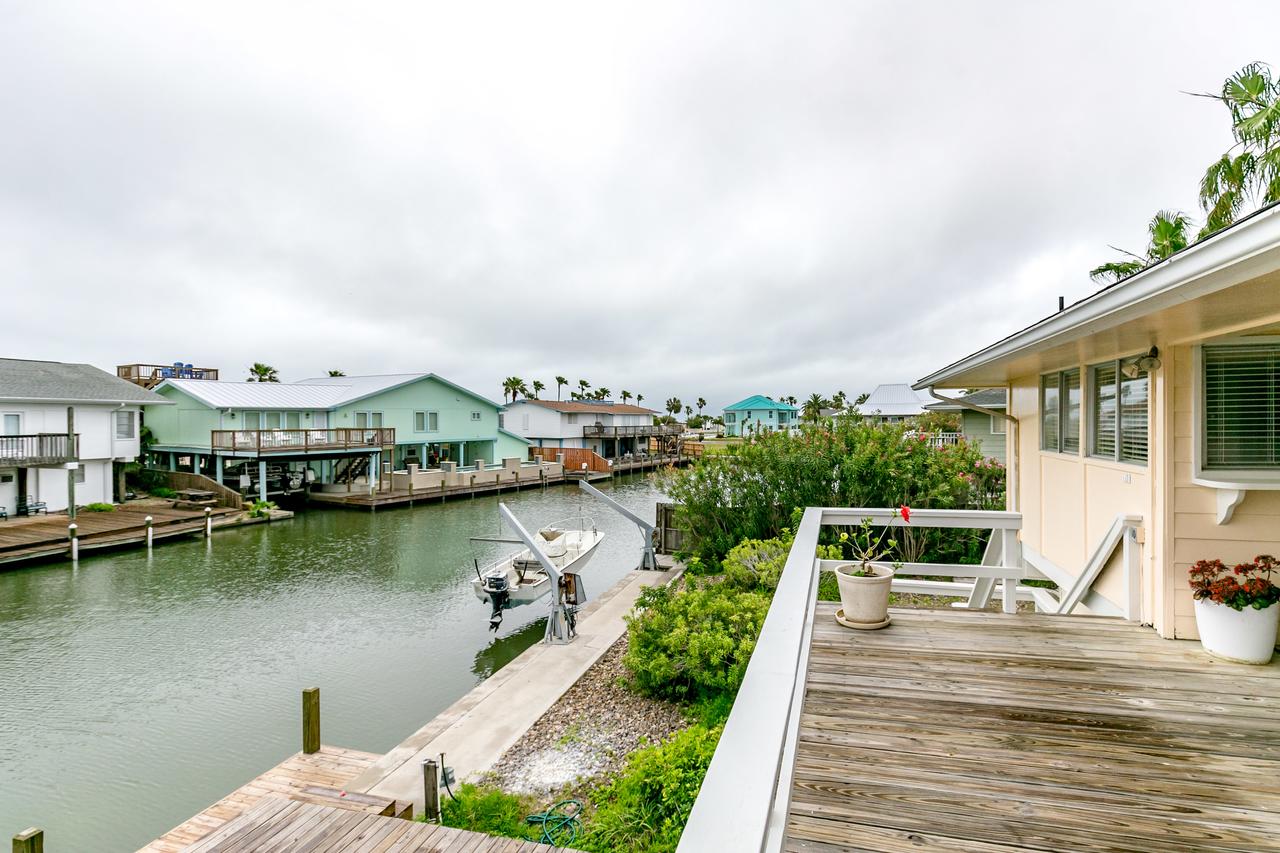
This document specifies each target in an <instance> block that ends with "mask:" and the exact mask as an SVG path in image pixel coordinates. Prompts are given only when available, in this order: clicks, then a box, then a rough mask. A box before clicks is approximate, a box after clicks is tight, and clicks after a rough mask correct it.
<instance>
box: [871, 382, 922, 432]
mask: <svg viewBox="0 0 1280 853" xmlns="http://www.w3.org/2000/svg"><path fill="white" fill-rule="evenodd" d="M925 402H926V401H925V400H924V399H923V398H922V397H921V396H920V395H919V394H917V393H916V392H915V391H913V390H912V389H911V386H910V385H877V386H876V390H874V391H872V392H871V393H870V394H869V395H868V396H867V399H866V400H864V401H863V403H862V405H860V406H858V411H860V412H861V413H862V416H863V417H864V418H866V419H868V420H873V421H879V422H881V423H898V422H900V421H905V420H908V419H910V418H914V417H918V416H920V415H923V414H924V404H925Z"/></svg>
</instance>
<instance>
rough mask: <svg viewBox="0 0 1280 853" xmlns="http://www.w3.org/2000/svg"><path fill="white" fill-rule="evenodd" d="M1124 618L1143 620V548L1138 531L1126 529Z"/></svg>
mask: <svg viewBox="0 0 1280 853" xmlns="http://www.w3.org/2000/svg"><path fill="white" fill-rule="evenodd" d="M1123 547H1124V584H1125V603H1124V618H1126V619H1128V620H1129V621H1130V622H1139V621H1141V620H1142V561H1141V559H1140V555H1141V553H1142V548H1140V547H1139V544H1138V530H1137V528H1135V527H1126V528H1125V531H1124V546H1123Z"/></svg>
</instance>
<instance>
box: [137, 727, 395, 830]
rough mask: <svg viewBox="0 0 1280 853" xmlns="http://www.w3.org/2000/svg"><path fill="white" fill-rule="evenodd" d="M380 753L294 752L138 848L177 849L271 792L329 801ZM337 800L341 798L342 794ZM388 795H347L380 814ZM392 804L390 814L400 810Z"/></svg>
mask: <svg viewBox="0 0 1280 853" xmlns="http://www.w3.org/2000/svg"><path fill="white" fill-rule="evenodd" d="M379 758H381V756H380V755H376V754H374V753H369V752H360V751H358V750H354V749H343V748H342V747H337V746H322V747H320V751H319V752H313V753H311V754H310V755H307V754H305V753H301V752H299V753H297V754H296V755H292V756H290V757H289V758H287V759H285V760H284V761H282V762H281V763H279V764H277V765H276V766H275V767H272V768H271V769H270V770H268V771H267V772H266V773H263V774H262V775H261V776H259V777H257V778H256V779H254V780H253V781H251V782H249V783H248V784H246V785H244V786H242V787H240V788H237V789H236V790H234V791H232V792H231V793H230V794H228V795H227V796H225V797H223V798H222V799H221V800H219V801H218V802H216V803H214V804H213V805H211V806H209V808H207V809H205V810H204V811H202V812H200V813H199V814H197V815H196V816H194V817H192V818H191V819H190V820H187V821H185V822H183V823H182V824H180V825H178V826H176V827H174V828H173V829H171V830H169V831H168V832H166V833H165V834H164V835H162V836H160V837H159V838H157V839H156V840H155V841H152V842H151V843H150V844H148V845H147V846H146V847H143V848H142V850H140V851H138V853H179V851H182V850H186V849H187V847H188V846H189V845H191V844H194V843H195V842H197V841H199V840H200V839H202V838H204V837H206V836H207V835H209V833H211V832H213V831H215V830H217V829H220V828H221V827H222V826H224V825H225V824H227V823H229V822H230V821H232V820H235V819H236V818H238V817H240V815H242V814H244V813H245V812H248V811H249V810H250V809H252V808H253V807H254V806H256V805H258V804H259V803H260V802H261V801H262V800H264V799H266V798H270V797H281V798H284V799H296V800H298V801H304V802H315V803H325V802H328V803H332V802H333V800H334V797H332V796H327V795H326V793H325V792H326V791H334V790H336V791H338V792H339V793H341V791H342V789H343V788H345V786H346V784H347V782H349V781H351V780H352V779H354V778H355V777H356V776H358V775H360V774H361V773H363V772H364V771H365V770H367V769H368V768H369V767H370V766H372V765H373V762H374V761H376V760H377V759H379ZM342 799H346V798H345V797H344V798H342ZM389 802H391V801H389V800H387V801H385V802H380V803H372V802H369V801H367V800H366V799H362V798H358V799H357V800H352V804H353V805H354V806H356V808H357V810H360V811H365V812H368V813H372V814H379V813H382V812H384V811H386V810H387V808H386V807H387V803H389ZM401 811H403V809H401V810H399V811H397V810H396V809H395V807H392V808H391V812H392V813H396V814H398V813H400V812H401Z"/></svg>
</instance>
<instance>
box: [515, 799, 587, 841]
mask: <svg viewBox="0 0 1280 853" xmlns="http://www.w3.org/2000/svg"><path fill="white" fill-rule="evenodd" d="M569 806H573V811H571V812H570V811H566V809H567V808H568V807H569ZM580 814H582V803H580V802H578V801H577V800H561V801H560V802H558V803H556V804H555V805H554V806H552V807H551V808H549V809H547V810H546V811H545V812H537V813H536V814H531V815H529V816H528V817H527V818H525V819H524V822H525V823H527V824H529V825H530V826H538V827H541V828H542V837H541V838H539V839H538V841H539V842H541V843H542V844H550V845H551V846H552V847H568V846H569V845H570V844H573V842H574V841H575V840H576V839H577V838H578V831H579V830H580V829H581V828H582V822H581V821H579V820H578V815H580Z"/></svg>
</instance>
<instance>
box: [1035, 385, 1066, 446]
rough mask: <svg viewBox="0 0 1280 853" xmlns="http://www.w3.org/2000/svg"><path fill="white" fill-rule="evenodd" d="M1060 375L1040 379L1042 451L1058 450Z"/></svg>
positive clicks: (1059, 434)
mask: <svg viewBox="0 0 1280 853" xmlns="http://www.w3.org/2000/svg"><path fill="white" fill-rule="evenodd" d="M1058 384H1059V375H1058V374H1057V373H1050V374H1049V375H1048V376H1041V377H1040V449H1041V450H1055V451H1056V450H1057V449H1058V447H1059V444H1058V442H1059V440H1060V436H1061V425H1062V421H1061V418H1062V412H1061V409H1062V406H1061V404H1060V403H1059V399H1058V393H1059V387H1058Z"/></svg>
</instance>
